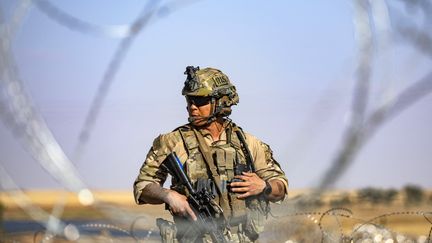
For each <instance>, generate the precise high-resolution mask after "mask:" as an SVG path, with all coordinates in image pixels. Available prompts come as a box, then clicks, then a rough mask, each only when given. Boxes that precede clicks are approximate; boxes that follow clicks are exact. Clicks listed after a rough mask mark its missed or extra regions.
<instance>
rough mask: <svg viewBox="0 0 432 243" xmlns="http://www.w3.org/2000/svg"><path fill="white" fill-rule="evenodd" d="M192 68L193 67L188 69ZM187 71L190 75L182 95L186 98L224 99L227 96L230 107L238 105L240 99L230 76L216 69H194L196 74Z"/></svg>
mask: <svg viewBox="0 0 432 243" xmlns="http://www.w3.org/2000/svg"><path fill="white" fill-rule="evenodd" d="M188 68H191V67H188ZM188 68H187V69H186V72H185V74H187V75H188V77H187V78H186V81H185V83H184V87H183V90H182V95H184V96H210V97H215V98H222V97H224V96H227V97H228V98H229V99H230V105H236V104H238V102H239V97H238V94H237V91H236V87H235V86H234V85H233V84H232V83H231V81H230V80H229V78H228V76H227V75H225V74H224V73H222V72H221V71H220V70H218V69H215V68H204V69H199V67H197V68H194V72H191V71H189V72H190V73H188Z"/></svg>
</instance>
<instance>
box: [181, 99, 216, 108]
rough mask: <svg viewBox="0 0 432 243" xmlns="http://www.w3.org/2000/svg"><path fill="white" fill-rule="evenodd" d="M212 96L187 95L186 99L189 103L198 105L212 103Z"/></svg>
mask: <svg viewBox="0 0 432 243" xmlns="http://www.w3.org/2000/svg"><path fill="white" fill-rule="evenodd" d="M211 99H212V98H211V97H208V96H207V97H205V96H186V101H187V103H188V105H192V104H194V105H196V106H198V107H200V106H203V105H207V104H210V102H211Z"/></svg>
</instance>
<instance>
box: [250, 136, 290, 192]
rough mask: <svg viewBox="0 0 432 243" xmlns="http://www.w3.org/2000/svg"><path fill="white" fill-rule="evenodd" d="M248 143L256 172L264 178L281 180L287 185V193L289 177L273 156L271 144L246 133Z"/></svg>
mask: <svg viewBox="0 0 432 243" xmlns="http://www.w3.org/2000/svg"><path fill="white" fill-rule="evenodd" d="M245 135H246V143H247V144H248V146H249V150H250V151H251V154H252V157H253V160H254V165H255V172H256V173H257V175H258V176H259V177H261V178H262V179H263V180H274V179H277V180H280V181H282V182H283V184H284V185H285V194H286V193H287V190H288V179H287V178H286V176H285V172H284V171H283V170H282V168H281V166H280V164H279V163H278V162H277V161H276V160H275V159H274V158H273V151H272V150H271V149H270V146H269V145H267V144H265V143H263V142H262V141H260V140H259V139H258V138H256V137H254V136H253V135H250V134H248V133H245Z"/></svg>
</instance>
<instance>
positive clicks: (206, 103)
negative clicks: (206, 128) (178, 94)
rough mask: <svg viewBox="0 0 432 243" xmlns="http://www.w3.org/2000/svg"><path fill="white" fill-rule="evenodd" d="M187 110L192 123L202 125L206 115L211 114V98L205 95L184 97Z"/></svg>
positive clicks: (205, 120)
mask: <svg viewBox="0 0 432 243" xmlns="http://www.w3.org/2000/svg"><path fill="white" fill-rule="evenodd" d="M186 101H187V110H188V113H189V117H191V118H193V121H192V124H193V125H195V126H203V125H205V124H206V122H207V117H209V116H210V115H211V112H212V105H211V102H210V101H211V99H210V98H207V97H186Z"/></svg>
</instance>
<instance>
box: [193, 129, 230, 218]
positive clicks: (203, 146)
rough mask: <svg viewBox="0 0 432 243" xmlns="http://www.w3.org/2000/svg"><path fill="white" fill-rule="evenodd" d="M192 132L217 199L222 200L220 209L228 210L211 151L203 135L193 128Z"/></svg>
mask: <svg viewBox="0 0 432 243" xmlns="http://www.w3.org/2000/svg"><path fill="white" fill-rule="evenodd" d="M193 131H194V133H195V136H196V138H197V140H198V146H199V149H200V150H201V153H202V155H203V156H204V161H205V163H206V164H207V166H208V168H209V169H210V172H211V176H212V179H213V181H214V182H215V184H216V189H217V190H218V194H219V197H220V198H221V199H222V200H221V206H222V208H229V204H228V200H227V198H226V197H225V195H224V193H222V192H223V190H222V189H221V185H222V182H221V179H220V177H219V174H218V173H217V168H216V165H215V163H214V161H213V157H212V155H211V152H210V151H211V149H210V147H209V146H208V144H207V143H206V141H205V140H204V137H203V135H202V134H201V133H200V132H199V131H197V130H196V129H194V128H193ZM224 216H225V214H224Z"/></svg>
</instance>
